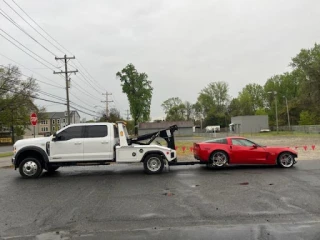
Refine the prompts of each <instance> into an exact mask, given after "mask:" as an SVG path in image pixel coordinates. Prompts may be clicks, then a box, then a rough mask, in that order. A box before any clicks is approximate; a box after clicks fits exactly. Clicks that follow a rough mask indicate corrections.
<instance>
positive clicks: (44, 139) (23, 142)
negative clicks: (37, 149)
mask: <svg viewBox="0 0 320 240" xmlns="http://www.w3.org/2000/svg"><path fill="white" fill-rule="evenodd" d="M50 139H51V137H40V138H27V139H21V140H18V141H17V142H16V143H15V144H14V146H21V145H37V144H41V143H46V142H47V141H50Z"/></svg>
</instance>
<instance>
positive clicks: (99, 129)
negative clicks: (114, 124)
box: [87, 125, 108, 138]
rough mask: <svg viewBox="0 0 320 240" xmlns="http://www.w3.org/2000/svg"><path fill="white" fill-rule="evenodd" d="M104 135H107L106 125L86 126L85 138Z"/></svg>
mask: <svg viewBox="0 0 320 240" xmlns="http://www.w3.org/2000/svg"><path fill="white" fill-rule="evenodd" d="M106 136H108V127H107V126H106V125H97V126H88V127H87V138H101V137H106Z"/></svg>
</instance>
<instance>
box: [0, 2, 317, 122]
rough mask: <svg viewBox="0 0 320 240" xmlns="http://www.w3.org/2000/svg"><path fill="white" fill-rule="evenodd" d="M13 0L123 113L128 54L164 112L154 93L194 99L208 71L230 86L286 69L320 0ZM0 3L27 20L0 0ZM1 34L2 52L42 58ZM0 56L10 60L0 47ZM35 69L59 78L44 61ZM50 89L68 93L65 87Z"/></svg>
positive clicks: (311, 33)
mask: <svg viewBox="0 0 320 240" xmlns="http://www.w3.org/2000/svg"><path fill="white" fill-rule="evenodd" d="M17 2H18V3H19V4H20V5H21V6H22V7H23V8H24V9H25V10H26V11H27V12H28V13H29V14H30V15H31V16H32V17H33V18H34V19H35V20H36V21H37V22H38V23H39V24H41V26H43V27H44V28H45V29H46V30H47V31H48V32H49V33H51V35H53V36H54V37H55V38H56V39H57V40H58V41H59V42H61V43H62V44H63V45H64V46H65V47H66V48H67V49H69V50H70V51H71V52H72V53H74V54H75V55H76V57H77V58H78V59H79V60H80V61H81V62H82V63H83V65H84V66H85V67H86V68H87V69H88V70H89V72H90V73H91V75H93V76H94V77H95V79H96V81H98V82H99V83H100V85H102V86H104V87H105V89H106V90H108V91H109V92H112V93H113V95H114V97H115V100H116V102H115V104H116V106H117V107H118V108H119V109H120V110H121V113H122V114H124V111H125V110H126V109H128V102H127V99H126V96H125V95H124V94H122V91H121V87H120V82H119V80H118V79H116V77H115V73H116V72H117V71H119V70H121V69H122V68H123V67H125V65H126V64H128V63H133V64H134V65H135V66H136V67H137V69H138V70H139V71H143V72H146V73H147V74H148V75H149V77H150V80H152V82H153V83H152V85H153V87H154V94H153V100H152V116H153V117H154V118H158V117H161V116H163V115H164V114H163V112H162V109H161V103H162V102H163V101H164V100H166V99H167V98H169V97H175V96H177V97H180V98H181V99H183V100H189V101H191V102H195V101H196V99H197V95H198V93H199V92H200V90H201V89H202V88H203V87H205V86H206V85H207V84H208V83H210V82H212V81H226V82H228V83H229V86H230V95H231V96H236V95H237V93H238V92H239V91H241V89H242V87H244V86H245V85H246V84H248V83H252V82H255V83H259V84H264V83H265V81H266V80H267V79H268V78H269V77H271V76H272V75H274V74H279V73H282V72H284V71H287V70H289V68H288V64H289V62H290V59H291V57H293V56H295V54H297V53H298V52H299V50H300V49H301V48H309V47H312V45H313V44H314V43H315V42H317V41H318V40H319V38H320V32H319V31H317V26H318V25H319V23H320V2H319V1H316V0H309V1H304V0H292V1H284V0H282V1H276V0H271V1H270V0H261V1H256V0H242V1H238V0H224V1H222V0H202V1H191V0H188V1H186V0H175V1H170V0H163V1H161V0H154V1H150V0H140V1H130V0H127V1H124V0H120V1H119V0H117V1H115V0H113V1H111V0H109V1H103V0H100V1H98V0H95V1H75V0H73V1H62V0H59V1H39V0H28V1H22V0H21V1H17ZM9 3H11V2H10V1H9ZM0 7H1V8H2V9H4V10H5V11H6V12H8V13H10V15H12V16H14V17H15V19H17V21H18V22H19V23H21V24H22V25H23V26H25V24H24V23H23V22H22V21H20V20H19V19H18V17H17V16H15V15H14V13H12V12H10V10H9V9H8V8H7V7H6V6H5V5H4V4H3V3H2V2H1V4H0ZM0 19H1V20H0V23H1V27H2V28H3V29H5V30H6V31H8V32H9V33H10V34H12V35H14V36H15V37H17V38H18V39H19V40H20V41H22V42H24V43H26V44H27V45H28V47H30V48H31V49H33V50H34V51H36V52H37V53H39V54H41V56H44V58H46V59H48V60H50V61H51V62H52V63H53V64H56V63H55V61H54V57H53V56H51V55H50V54H48V53H47V52H45V51H44V50H43V49H41V48H40V47H39V46H38V45H37V44H35V43H34V42H32V41H30V39H28V38H27V36H25V35H23V33H21V32H19V31H18V30H17V29H15V28H14V27H13V26H12V25H11V24H10V23H8V22H7V21H5V20H4V19H3V18H0ZM26 28H27V27H26ZM28 31H30V32H32V29H30V30H29V29H28ZM32 33H33V32H32ZM34 35H35V36H37V35H36V34H34ZM37 39H39V40H42V39H41V38H40V37H38V36H37ZM42 42H43V43H45V42H44V41H42ZM0 44H1V46H4V47H1V50H0V53H3V54H5V55H7V56H11V57H12V58H13V59H15V60H16V61H19V62H21V63H23V64H25V65H27V66H28V67H31V68H37V67H41V65H39V64H38V63H36V62H35V61H33V60H30V58H29V57H28V56H26V55H25V54H24V53H22V52H20V51H19V50H17V49H15V48H14V47H12V46H11V45H10V44H8V43H7V42H5V40H3V39H2V38H0ZM46 45H48V44H46ZM48 46H50V45H48ZM57 54H58V53H57ZM59 54H61V55H62V53H59ZM0 61H1V62H2V63H9V61H7V60H5V59H4V58H2V57H1V56H0ZM23 71H24V72H28V71H25V70H23ZM37 71H41V73H42V74H44V75H46V76H48V77H50V78H51V79H53V80H54V81H56V82H59V83H60V84H63V80H62V79H61V78H59V77H57V76H53V74H52V73H51V71H50V70H45V69H44V70H37ZM72 79H73V80H72V81H74V82H77V83H76V84H78V83H79V84H82V86H83V87H84V88H85V89H86V90H87V92H88V93H90V94H92V95H94V96H96V97H99V98H100V97H101V100H102V95H101V96H99V94H98V93H97V92H96V91H95V90H93V89H92V88H90V87H89V86H87V85H86V84H85V83H83V82H82V81H81V80H80V79H78V78H77V77H72ZM41 86H42V89H43V90H46V87H45V86H43V85H41ZM97 88H98V89H99V90H101V91H102V89H100V88H99V87H97ZM47 89H48V88H47ZM49 91H50V92H51V93H52V94H56V95H59V96H61V97H64V96H65V93H64V90H63V89H61V90H57V89H50V90H49V89H48V92H49ZM71 91H72V93H73V94H74V95H76V96H77V97H79V98H81V99H82V100H83V101H85V102H86V103H88V104H90V105H101V103H100V102H99V101H98V100H94V99H90V98H89V97H87V96H85V95H83V94H81V93H80V92H79V91H78V90H77V89H74V88H72V90H71ZM72 100H73V101H74V102H76V103H78V104H80V105H83V103H81V102H79V101H78V100H77V99H72ZM101 106H103V105H101ZM86 107H88V106H86ZM48 109H49V110H58V109H61V106H51V107H48Z"/></svg>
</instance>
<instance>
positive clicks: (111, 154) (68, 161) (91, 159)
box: [12, 122, 178, 178]
mask: <svg viewBox="0 0 320 240" xmlns="http://www.w3.org/2000/svg"><path fill="white" fill-rule="evenodd" d="M176 130H178V127H177V126H176V125H173V126H171V127H169V128H168V129H163V130H161V131H157V132H154V133H150V134H145V135H142V136H138V137H134V138H130V137H129V135H128V132H127V129H126V124H125V123H124V122H117V123H81V124H72V125H69V126H66V127H65V128H62V129H61V130H59V131H58V132H56V133H55V134H53V135H52V136H49V137H43V138H33V139H23V140H19V141H17V142H16V143H15V144H14V146H13V147H14V155H13V158H12V163H13V165H14V166H15V169H19V172H20V174H21V176H22V177H25V178H37V177H39V176H40V175H41V173H42V171H43V169H45V170H46V171H48V172H53V171H55V170H57V169H58V168H59V167H64V166H79V165H82V166H83V165H109V164H111V163H139V162H141V163H143V165H144V169H145V172H146V173H149V174H155V173H160V172H162V170H163V168H164V166H165V165H168V166H169V165H171V164H170V163H175V162H176V161H177V154H176V151H175V142H174V134H173V133H174V131H176ZM158 137H160V138H163V139H164V140H165V141H166V143H167V146H161V145H159V143H158V144H152V143H153V142H154V141H155V140H156V138H158Z"/></svg>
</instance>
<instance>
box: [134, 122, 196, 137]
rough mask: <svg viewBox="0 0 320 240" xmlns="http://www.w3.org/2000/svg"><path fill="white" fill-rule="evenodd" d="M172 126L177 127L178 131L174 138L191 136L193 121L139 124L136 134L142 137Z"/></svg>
mask: <svg viewBox="0 0 320 240" xmlns="http://www.w3.org/2000/svg"><path fill="white" fill-rule="evenodd" d="M172 125H177V126H178V128H179V129H178V131H176V132H175V133H174V135H175V136H191V135H192V134H193V126H194V124H193V121H177V122H167V121H161V122H145V123H140V124H139V129H138V134H139V135H143V134H147V133H152V132H156V131H159V130H162V129H166V128H168V127H170V126H172Z"/></svg>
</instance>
